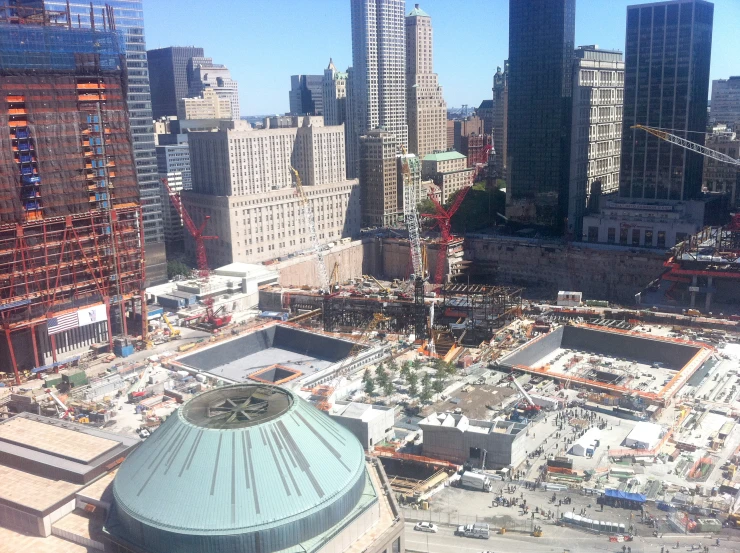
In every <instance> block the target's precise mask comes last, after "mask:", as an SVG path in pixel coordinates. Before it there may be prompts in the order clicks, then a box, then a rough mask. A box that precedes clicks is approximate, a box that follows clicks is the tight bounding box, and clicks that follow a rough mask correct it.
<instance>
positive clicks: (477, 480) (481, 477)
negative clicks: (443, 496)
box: [460, 471, 491, 492]
mask: <svg viewBox="0 0 740 553" xmlns="http://www.w3.org/2000/svg"><path fill="white" fill-rule="evenodd" d="M460 485H461V486H462V487H463V488H468V489H471V490H479V491H482V492H490V491H491V479H490V478H488V476H486V475H485V474H480V473H478V472H470V471H465V472H464V473H463V475H462V477H461V478H460Z"/></svg>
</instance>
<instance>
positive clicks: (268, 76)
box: [144, 0, 740, 115]
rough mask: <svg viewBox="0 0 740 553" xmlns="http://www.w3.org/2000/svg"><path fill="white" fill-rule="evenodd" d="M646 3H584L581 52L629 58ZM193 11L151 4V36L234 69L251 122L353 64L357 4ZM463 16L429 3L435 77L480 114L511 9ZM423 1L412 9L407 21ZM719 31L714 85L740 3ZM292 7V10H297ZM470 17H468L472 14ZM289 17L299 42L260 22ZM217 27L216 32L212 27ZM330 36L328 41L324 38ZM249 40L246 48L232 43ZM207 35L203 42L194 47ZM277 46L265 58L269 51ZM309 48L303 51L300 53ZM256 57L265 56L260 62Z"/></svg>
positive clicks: (478, 2)
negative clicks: (636, 10)
mask: <svg viewBox="0 0 740 553" xmlns="http://www.w3.org/2000/svg"><path fill="white" fill-rule="evenodd" d="M639 3H641V2H638V1H636V0H608V1H606V0H592V1H589V2H585V1H584V0H578V1H577V3H576V42H575V43H576V46H581V45H588V44H594V43H596V44H598V45H599V46H600V47H601V48H605V49H617V50H621V51H624V38H625V29H626V14H627V6H629V5H634V4H639ZM181 4H182V7H183V8H184V9H182V10H178V11H177V12H173V11H172V10H171V9H170V10H168V9H167V6H166V5H165V4H164V3H157V2H145V3H144V17H145V25H146V27H145V32H146V40H147V46H148V48H150V49H154V48H162V47H166V46H185V45H188V43H189V42H197V43H198V46H202V47H203V48H205V49H206V50H207V51H208V52H209V55H211V56H213V58H214V59H218V60H219V62H220V63H224V64H225V65H226V66H227V67H229V68H230V69H231V72H232V74H233V78H234V80H236V81H238V82H243V83H244V84H243V85H242V89H241V90H240V97H241V104H242V115H260V114H265V115H266V114H275V113H285V112H287V111H288V109H289V108H288V94H287V91H288V90H289V89H290V76H291V75H296V74H320V73H321V72H322V71H323V69H324V68H325V67H326V60H328V59H329V58H330V57H331V58H333V60H334V63H335V65H336V67H337V69H338V70H339V71H345V70H346V69H347V68H348V67H350V66H351V64H352V46H351V26H350V3H349V1H348V0H324V1H322V2H321V3H320V4H319V5H318V8H317V5H316V4H310V3H304V2H298V3H297V2H291V3H287V2H274V3H272V2H267V1H266V0H254V1H252V2H248V3H244V4H243V5H241V4H234V5H233V6H231V7H230V10H231V12H232V15H231V16H230V17H228V18H223V17H222V13H221V12H218V11H214V10H209V9H208V8H206V7H205V6H203V5H201V4H199V3H197V2H194V1H193V0H182V1H181ZM465 4H466V6H468V9H466V10H465V11H464V12H462V13H461V11H460V9H459V6H458V5H452V4H448V3H446V2H444V1H442V0H427V1H426V2H423V3H421V8H422V9H424V11H426V12H427V13H429V14H430V15H431V16H432V18H433V21H434V28H435V34H434V41H435V42H434V49H435V72H436V73H438V74H439V80H440V85H442V86H443V87H444V90H445V100H446V101H447V105H448V106H450V107H460V106H461V105H462V104H468V105H469V108H470V109H472V108H473V107H476V106H478V104H479V103H480V101H481V100H484V99H488V98H490V97H491V95H492V93H491V87H492V79H493V74H494V73H495V72H496V67H497V66H499V65H502V64H503V60H504V59H506V57H507V56H508V11H509V10H508V1H506V0H495V1H494V3H493V7H491V6H490V5H489V3H487V2H485V1H484V0H469V1H467V2H466V3H465ZM413 5H414V2H413V1H408V2H406V12H407V13H408V12H409V11H410V10H411V9H413ZM714 5H715V14H716V16H717V17H716V18H715V25H714V35H713V56H712V61H711V68H710V78H711V79H712V80H714V79H720V78H728V77H730V76H732V75H738V74H740V64H738V63H737V61H736V58H735V57H734V56H733V55H732V52H733V51H737V49H738V48H740V36H738V35H737V33H736V32H735V30H734V25H733V22H735V21H737V20H738V18H740V3H738V2H736V1H735V0H715V2H714ZM287 8H289V9H287ZM466 14H468V15H470V17H469V18H468V17H467V15H466ZM274 18H279V19H280V20H281V21H283V23H284V26H283V27H282V28H290V29H292V31H291V33H292V35H291V36H292V39H291V40H283V39H281V40H275V37H274V36H273V35H274V27H271V26H269V25H258V24H257V23H258V22H266V21H270V20H272V19H274ZM473 20H474V21H475V23H476V28H488V29H493V32H492V33H491V34H490V36H488V37H487V39H486V40H485V41H483V43H484V44H485V52H482V53H481V56H480V58H479V60H480V61H478V60H476V58H475V56H469V55H464V56H463V55H460V47H461V44H462V40H467V39H466V37H468V35H467V33H466V31H467V30H468V29H469V28H470V25H469V23H470V22H471V21H473ZM245 21H247V22H252V23H254V24H253V25H252V26H250V27H249V32H246V33H245V32H243V31H240V30H239V26H240V25H242V24H243V22H245ZM211 22H212V23H213V24H210V23H211ZM317 29H321V32H316V31H317ZM226 35H231V36H234V37H239V39H238V40H239V41H241V42H240V44H241V45H243V47H241V48H234V41H233V40H229V41H224V40H223V37H224V36H226ZM189 36H198V40H197V41H194V39H193V40H188V38H187V37H189ZM265 43H269V44H271V45H272V46H271V48H269V49H265V48H264V47H260V46H259V44H265ZM297 44H300V47H299V48H297V47H296V45H297ZM252 53H254V54H255V55H252Z"/></svg>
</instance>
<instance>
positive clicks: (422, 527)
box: [414, 522, 437, 534]
mask: <svg viewBox="0 0 740 553" xmlns="http://www.w3.org/2000/svg"><path fill="white" fill-rule="evenodd" d="M414 530H418V531H419V532H431V533H433V534H436V533H437V525H436V524H432V523H431V522H417V523H416V525H415V526H414Z"/></svg>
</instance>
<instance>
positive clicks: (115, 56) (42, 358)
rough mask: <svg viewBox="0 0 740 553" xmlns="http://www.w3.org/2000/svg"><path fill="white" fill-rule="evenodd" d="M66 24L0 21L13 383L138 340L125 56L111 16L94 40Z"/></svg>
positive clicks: (33, 15) (3, 299)
mask: <svg viewBox="0 0 740 553" xmlns="http://www.w3.org/2000/svg"><path fill="white" fill-rule="evenodd" d="M64 16H66V7H65V10H63V11H62V12H61V13H57V12H55V11H53V10H49V9H46V10H43V11H42V9H41V8H38V7H34V8H30V9H24V10H18V11H16V10H15V8H14V7H7V8H6V9H4V10H2V15H0V44H2V51H3V55H2V56H1V59H0V91H2V93H1V94H0V96H1V97H2V103H3V117H4V120H5V132H4V133H3V136H2V137H0V153H1V154H2V155H0V197H1V198H2V202H0V274H3V275H9V276H7V277H5V278H2V279H0V311H2V312H3V317H5V320H6V321H12V323H13V324H12V326H11V325H10V324H6V325H5V332H4V333H3V334H2V335H1V336H0V372H9V371H10V370H13V371H14V372H15V374H16V378H17V376H18V371H19V370H26V369H32V368H34V367H40V366H43V365H46V364H49V363H51V362H54V361H57V355H62V354H63V353H64V352H67V353H66V356H68V355H69V352H70V351H73V350H76V349H78V348H84V347H85V346H88V345H89V344H91V343H94V342H106V343H108V345H109V347H110V348H111V350H112V348H113V336H114V335H119V334H131V335H138V334H141V333H142V330H143V332H144V333H145V332H146V322H145V323H144V328H143V329H142V327H141V324H136V328H134V326H135V321H134V317H131V318H129V317H127V316H126V313H127V312H131V313H136V312H137V311H138V312H139V313H141V309H142V308H144V309H145V305H141V303H140V300H141V298H142V292H143V289H142V285H143V263H142V250H143V244H142V238H141V225H140V222H141V207H140V205H139V190H138V186H137V182H136V173H135V171H134V154H133V145H132V137H131V132H130V127H129V121H128V117H127V108H126V96H125V94H124V91H125V90H126V75H125V67H124V59H125V58H124V47H123V44H122V43H121V37H120V35H119V34H118V33H115V32H111V24H112V22H113V18H112V17H110V12H108V13H107V14H106V17H105V20H106V26H105V27H104V26H103V25H102V24H101V25H100V26H95V27H94V28H93V27H92V26H89V25H87V26H86V25H83V24H81V25H79V26H77V25H75V26H74V27H72V26H69V25H67V24H66V23H62V22H60V20H63V17H64ZM83 267H84V269H83ZM13 275H18V276H13ZM58 316H59V317H58ZM144 321H146V317H144ZM127 322H128V325H129V326H128V328H127ZM129 331H130V332H129ZM78 351H80V350H78ZM16 383H17V384H20V381H16Z"/></svg>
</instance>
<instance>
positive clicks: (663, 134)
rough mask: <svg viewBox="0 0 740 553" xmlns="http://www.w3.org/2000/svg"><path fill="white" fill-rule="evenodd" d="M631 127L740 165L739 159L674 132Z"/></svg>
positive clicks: (718, 159) (688, 148)
mask: <svg viewBox="0 0 740 553" xmlns="http://www.w3.org/2000/svg"><path fill="white" fill-rule="evenodd" d="M631 128H633V129H642V130H643V131H645V132H647V133H650V134H652V135H653V136H657V137H658V138H660V139H661V140H665V141H666V142H670V143H671V144H675V145H676V146H680V147H681V148H685V149H687V150H690V151H692V152H696V153H697V154H701V155H703V156H705V157H708V158H711V159H715V160H717V161H721V162H723V163H729V164H730V165H736V166H740V159H734V158H731V157H730V156H728V155H725V154H723V153H721V152H718V151H716V150H712V149H711V148H707V147H706V146H702V145H701V144H697V143H696V142H691V141H690V140H686V139H685V138H681V137H680V136H676V135H675V134H671V133H669V132H666V131H662V130H660V129H656V128H653V127H646V126H645V125H633V126H632V127H631Z"/></svg>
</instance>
